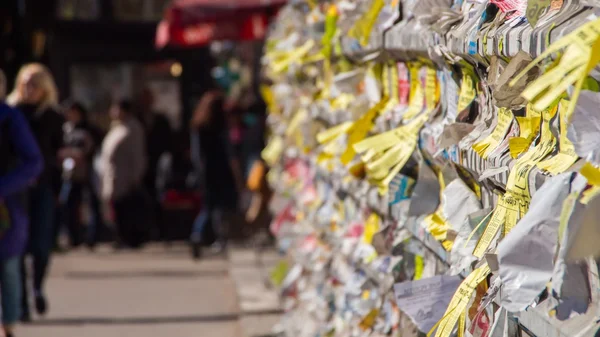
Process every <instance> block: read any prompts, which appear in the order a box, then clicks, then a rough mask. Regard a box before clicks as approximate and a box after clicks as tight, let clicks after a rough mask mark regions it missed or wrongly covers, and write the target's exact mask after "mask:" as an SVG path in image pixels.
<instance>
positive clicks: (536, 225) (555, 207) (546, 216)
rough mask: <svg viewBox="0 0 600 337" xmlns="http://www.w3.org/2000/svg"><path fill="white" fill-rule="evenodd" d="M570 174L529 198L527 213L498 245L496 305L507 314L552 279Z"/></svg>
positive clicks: (558, 178)
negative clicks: (499, 293) (500, 288)
mask: <svg viewBox="0 0 600 337" xmlns="http://www.w3.org/2000/svg"><path fill="white" fill-rule="evenodd" d="M570 180H571V174H570V173H564V174H561V175H558V176H556V177H553V178H551V179H549V180H548V181H546V183H545V184H544V185H542V187H541V188H540V189H539V190H538V191H537V193H536V194H534V195H533V198H532V199H531V205H530V207H529V211H528V212H527V213H526V214H525V216H524V217H523V218H522V219H521V220H520V221H519V222H518V223H517V225H516V226H515V228H513V230H512V231H511V232H509V233H508V235H507V236H506V237H505V238H504V240H502V241H501V242H500V244H499V245H498V250H497V254H498V261H499V262H500V269H499V275H500V278H501V279H502V283H503V284H504V287H503V291H502V297H501V298H500V302H501V304H502V306H504V307H505V308H506V309H507V310H508V311H511V312H516V311H521V310H523V309H525V308H526V307H527V306H528V305H530V304H531V303H532V302H533V301H534V300H535V298H536V297H537V296H539V294H540V293H541V292H542V291H543V290H544V288H545V287H546V284H547V283H548V281H549V280H550V279H551V277H552V272H553V269H554V256H555V254H556V249H557V242H558V227H559V223H560V215H561V211H562V204H563V202H564V200H565V199H566V198H567V196H568V195H569V187H570Z"/></svg>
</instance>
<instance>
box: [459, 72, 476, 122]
mask: <svg viewBox="0 0 600 337" xmlns="http://www.w3.org/2000/svg"><path fill="white" fill-rule="evenodd" d="M474 77H475V74H474V72H473V71H472V70H471V69H468V68H466V67H465V68H463V75H462V81H461V82H460V91H459V95H458V106H457V110H458V112H461V111H463V110H465V109H466V108H467V107H468V106H469V105H470V104H471V102H473V100H474V99H475V95H476V92H475V80H474Z"/></svg>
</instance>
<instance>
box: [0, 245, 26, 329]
mask: <svg viewBox="0 0 600 337" xmlns="http://www.w3.org/2000/svg"><path fill="white" fill-rule="evenodd" d="M19 263H20V264H21V267H20V268H19V269H20V273H21V277H20V278H19V279H20V282H21V286H20V287H19V289H20V292H21V294H20V296H19V297H20V298H21V310H20V312H21V317H20V319H21V321H22V322H29V321H31V314H30V313H29V289H28V287H27V268H26V265H25V256H23V257H21V258H20V261H19ZM0 286H1V285H0Z"/></svg>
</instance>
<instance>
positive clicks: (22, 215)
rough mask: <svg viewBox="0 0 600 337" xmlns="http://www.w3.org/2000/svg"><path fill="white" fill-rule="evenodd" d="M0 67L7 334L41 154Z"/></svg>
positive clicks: (0, 273) (1, 254) (0, 248)
mask: <svg viewBox="0 0 600 337" xmlns="http://www.w3.org/2000/svg"><path fill="white" fill-rule="evenodd" d="M5 88H6V80H5V77H4V74H3V73H2V72H1V71H0V297H1V298H2V302H1V304H2V305H1V307H2V325H3V329H4V334H5V336H7V337H12V336H13V335H14V327H15V324H16V323H17V321H18V320H19V318H20V312H21V296H22V292H21V284H22V283H21V256H22V254H23V253H24V251H25V246H26V244H27V222H28V220H27V213H26V211H25V208H26V207H27V205H26V204H25V203H26V191H27V187H28V186H29V185H30V184H32V183H33V181H34V179H35V178H36V177H37V176H38V175H39V174H40V173H41V172H42V169H43V167H44V164H43V159H42V154H41V153H40V149H39V147H38V145H37V143H36V140H35V137H34V136H33V134H32V132H31V129H30V128H29V125H28V123H27V120H26V119H25V117H23V115H22V114H21V112H20V111H18V110H16V109H14V108H11V107H9V106H8V105H6V104H5V103H4V93H5Z"/></svg>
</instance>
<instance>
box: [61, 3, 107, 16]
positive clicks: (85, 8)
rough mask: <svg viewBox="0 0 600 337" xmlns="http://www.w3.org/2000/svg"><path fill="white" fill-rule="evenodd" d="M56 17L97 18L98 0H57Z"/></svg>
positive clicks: (98, 10) (99, 5)
mask: <svg viewBox="0 0 600 337" xmlns="http://www.w3.org/2000/svg"><path fill="white" fill-rule="evenodd" d="M57 9H58V13H57V17H58V18H59V19H62V20H97V19H98V18H100V12H101V4H100V0H59V1H58V6H57Z"/></svg>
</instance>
